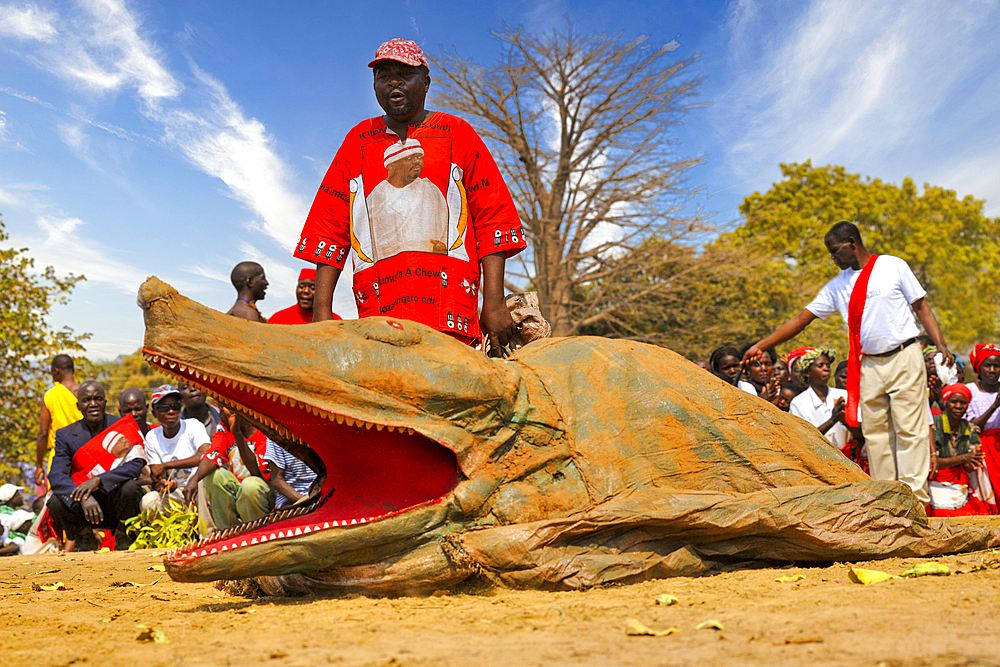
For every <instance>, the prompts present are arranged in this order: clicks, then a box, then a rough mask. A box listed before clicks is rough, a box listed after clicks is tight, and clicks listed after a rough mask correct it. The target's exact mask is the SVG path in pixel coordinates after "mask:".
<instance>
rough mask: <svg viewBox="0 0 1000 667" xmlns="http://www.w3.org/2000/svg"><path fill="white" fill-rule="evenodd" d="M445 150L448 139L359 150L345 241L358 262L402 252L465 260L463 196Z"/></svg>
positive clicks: (448, 150) (448, 149)
mask: <svg viewBox="0 0 1000 667" xmlns="http://www.w3.org/2000/svg"><path fill="white" fill-rule="evenodd" d="M451 148H452V146H451V139H450V138H448V137H422V138H421V139H419V140H418V139H407V140H406V141H405V142H403V141H395V142H392V143H376V144H369V145H365V146H362V149H361V153H362V155H361V158H362V161H363V163H364V167H363V168H362V170H361V171H362V174H364V175H365V176H364V177H362V176H358V177H356V178H353V179H351V236H352V238H351V243H352V245H353V246H354V249H355V250H356V251H357V256H358V259H360V260H361V261H362V262H365V263H374V262H378V261H381V260H383V259H387V258H389V257H395V256H396V255H399V254H400V253H404V252H422V253H429V254H434V255H450V256H457V257H461V258H463V259H465V254H466V253H465V249H464V247H463V246H464V240H465V238H464V234H465V231H466V221H467V217H468V213H467V211H466V193H465V188H464V187H463V185H462V182H461V174H462V172H461V169H460V168H459V167H458V166H457V165H455V164H454V163H452V155H451ZM383 174H384V176H383ZM373 176H374V178H373ZM380 177H381V178H380ZM363 178H370V179H372V180H376V179H379V178H380V180H378V181H377V182H375V183H371V182H368V183H366V182H364V180H363ZM359 193H364V196H363V197H359V196H358V195H359Z"/></svg>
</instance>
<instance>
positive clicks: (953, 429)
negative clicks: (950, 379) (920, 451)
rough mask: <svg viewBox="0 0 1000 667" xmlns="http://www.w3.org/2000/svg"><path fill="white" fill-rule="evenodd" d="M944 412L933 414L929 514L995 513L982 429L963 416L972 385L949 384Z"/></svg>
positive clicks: (943, 395) (943, 394)
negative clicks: (985, 468) (934, 468)
mask: <svg viewBox="0 0 1000 667" xmlns="http://www.w3.org/2000/svg"><path fill="white" fill-rule="evenodd" d="M941 395H942V398H943V400H944V413H943V414H940V415H935V417H934V444H935V446H936V448H937V456H938V462H937V472H936V473H935V474H934V477H932V478H931V483H930V495H931V504H930V508H929V510H928V512H927V514H928V516H969V515H978V514H994V513H995V510H996V506H995V504H994V505H991V504H990V502H989V500H990V499H991V497H992V495H993V493H992V486H991V484H990V483H989V479H988V477H987V475H985V474H983V470H982V468H983V452H982V450H981V449H980V442H979V429H978V428H977V427H976V426H974V425H972V424H970V423H969V422H968V421H967V420H966V419H963V415H964V414H965V410H966V409H967V408H968V407H969V396H970V392H969V388H968V387H966V386H965V385H962V384H950V385H948V386H947V387H944V388H943V389H942V390H941Z"/></svg>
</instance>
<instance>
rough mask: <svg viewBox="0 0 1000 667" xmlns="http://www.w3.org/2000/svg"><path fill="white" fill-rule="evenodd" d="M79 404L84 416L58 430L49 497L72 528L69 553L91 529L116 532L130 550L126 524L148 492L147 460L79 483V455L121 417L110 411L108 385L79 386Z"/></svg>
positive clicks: (123, 464)
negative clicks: (143, 476) (142, 477)
mask: <svg viewBox="0 0 1000 667" xmlns="http://www.w3.org/2000/svg"><path fill="white" fill-rule="evenodd" d="M76 396H77V406H78V407H79V409H80V412H81V413H82V414H83V419H81V420H80V421H78V422H74V423H73V424H70V425H69V426H66V427H63V428H61V429H59V430H58V431H56V441H55V455H54V457H53V459H52V468H51V470H50V472H49V483H50V484H51V485H52V496H51V497H50V498H49V501H48V508H49V511H50V512H51V513H52V518H53V519H54V520H55V521H56V522H57V523H58V525H59V526H61V527H62V529H63V530H64V531H65V532H66V551H72V550H73V547H74V545H75V542H76V540H77V539H78V538H79V537H80V536H81V534H82V533H83V532H84V531H85V530H92V529H94V528H105V529H112V530H116V538H115V547H116V549H127V548H128V546H129V544H130V543H131V540H129V539H128V538H127V537H126V536H125V530H124V528H123V527H120V525H119V524H120V523H121V522H122V521H124V520H125V519H128V518H131V517H133V516H135V515H136V514H138V513H139V501H140V500H141V499H142V494H143V490H142V487H141V486H140V485H139V482H138V481H137V478H138V477H139V474H140V473H141V472H142V468H143V466H144V465H145V464H146V461H145V459H143V458H131V459H126V460H124V461H122V462H121V463H120V464H118V465H116V466H115V467H113V468H111V469H110V470H106V471H104V472H100V473H98V474H93V475H92V476H90V478H89V479H87V480H86V481H84V482H83V483H81V484H79V485H77V484H75V483H74V482H73V456H74V455H75V454H76V453H77V452H78V451H79V450H80V448H81V447H83V446H84V445H86V444H87V443H88V442H89V441H90V440H91V439H92V438H94V436H96V435H98V434H99V433H100V432H101V431H103V430H104V429H106V428H108V427H109V426H111V425H112V424H114V423H115V422H117V421H118V419H119V417H115V416H113V415H109V414H106V413H105V411H104V409H105V407H106V406H107V399H106V397H105V394H104V387H102V386H101V385H100V383H98V382H94V381H93V380H88V381H87V382H84V383H83V384H81V385H80V388H79V389H78V390H77V393H76Z"/></svg>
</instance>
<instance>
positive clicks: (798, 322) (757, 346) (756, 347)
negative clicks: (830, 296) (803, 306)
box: [743, 310, 816, 362]
mask: <svg viewBox="0 0 1000 667" xmlns="http://www.w3.org/2000/svg"><path fill="white" fill-rule="evenodd" d="M815 319H816V316H815V315H813V314H812V313H811V312H809V311H808V310H803V311H802V312H801V313H799V314H798V315H796V316H795V317H793V318H791V319H790V320H788V321H787V322H785V323H784V324H782V325H781V326H780V327H778V329H777V331H775V332H774V333H772V334H771V335H770V336H767V337H766V338H763V339H762V340H759V341H757V342H756V343H754V344H753V345H751V346H750V349H749V350H747V352H746V354H744V355H743V361H744V362H749V361H752V360H754V359H756V358H757V357H759V356H760V355H761V354H763V352H764V350H768V349H770V348H772V347H774V346H775V345H781V344H782V343H784V342H785V341H786V340H791V339H792V338H795V337H796V336H798V335H799V334H800V333H802V331H803V330H804V329H805V328H806V327H807V326H809V324H810V323H811V322H812V321H813V320H815Z"/></svg>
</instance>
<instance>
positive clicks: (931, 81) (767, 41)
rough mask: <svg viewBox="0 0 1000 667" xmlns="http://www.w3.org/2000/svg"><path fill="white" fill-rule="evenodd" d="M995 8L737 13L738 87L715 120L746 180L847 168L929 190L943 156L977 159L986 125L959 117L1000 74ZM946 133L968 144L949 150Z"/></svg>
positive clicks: (848, 0) (732, 19)
mask: <svg viewBox="0 0 1000 667" xmlns="http://www.w3.org/2000/svg"><path fill="white" fill-rule="evenodd" d="M996 5H997V3H996V1H995V0H987V1H984V0H964V1H962V0H955V1H954V2H948V3H941V2H936V1H935V0H911V1H910V2H907V3H902V4H901V3H898V2H893V1H891V0H814V1H813V2H810V3H808V4H799V3H784V4H774V3H769V4H763V3H761V4H758V3H755V2H753V1H752V0H737V1H734V2H732V3H730V5H729V7H728V10H729V22H728V26H727V28H728V30H729V36H730V39H729V48H730V62H731V64H732V78H733V81H734V84H733V85H732V86H731V87H730V88H729V90H727V91H726V92H725V93H724V94H723V95H722V96H721V97H720V98H719V99H717V101H716V102H717V103H716V104H715V106H714V107H713V108H712V109H711V110H710V114H711V115H712V119H713V125H714V126H715V127H716V128H718V129H719V133H720V137H719V138H720V140H721V143H722V145H723V146H724V149H723V150H724V155H725V161H726V163H727V165H728V167H729V168H730V170H731V171H732V172H733V173H734V175H735V176H736V177H737V178H740V179H747V180H748V181H750V182H751V183H752V184H753V186H754V187H766V185H767V183H768V181H770V180H771V179H772V177H773V176H774V175H775V174H776V173H777V165H778V163H779V162H792V161H804V160H806V159H812V160H813V163H814V164H817V165H819V164H827V163H831V162H833V163H838V164H843V165H845V166H847V167H848V170H849V171H860V172H862V173H867V174H871V175H875V176H881V177H883V178H889V179H897V180H898V179H901V178H902V176H905V175H912V176H914V177H915V178H916V179H917V180H921V178H923V177H924V176H926V175H928V173H929V172H930V171H931V168H933V167H934V166H935V165H936V164H937V163H939V162H940V161H941V157H942V154H944V155H947V156H949V157H950V156H957V155H961V154H967V155H969V156H970V158H969V159H970V160H974V159H975V156H976V154H978V153H979V151H980V149H981V147H980V146H979V145H978V144H979V142H980V141H981V138H982V134H981V130H982V129H984V128H987V127H995V126H996V124H997V122H1000V117H998V115H997V107H996V105H995V104H994V105H993V108H992V110H991V112H990V113H989V114H988V115H987V116H988V117H987V118H980V119H979V122H980V123H981V125H978V126H974V125H970V120H969V119H968V118H967V117H965V116H962V115H959V114H957V113H956V112H955V110H956V109H957V107H958V106H960V104H961V103H962V102H963V101H964V99H965V98H966V96H968V95H969V92H968V90H967V88H968V87H969V86H970V85H974V84H975V82H976V81H978V80H979V79H981V78H983V77H986V76H988V75H989V74H990V73H991V72H994V71H995V70H996V69H997V67H998V66H1000V55H998V54H1000V52H998V51H997V49H996V48H995V37H994V35H995V32H996V29H997V28H998V25H997V20H996ZM942 128H945V129H947V128H956V129H961V130H962V131H960V132H958V133H957V134H958V135H959V136H955V137H953V139H950V140H949V141H948V142H943V141H942V139H941V136H942V134H943V131H942Z"/></svg>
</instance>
